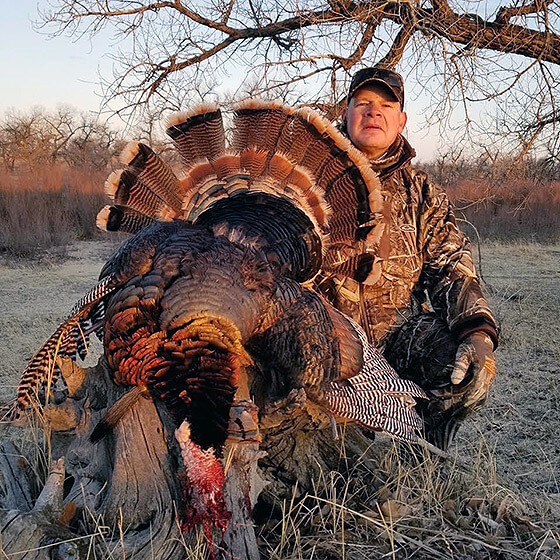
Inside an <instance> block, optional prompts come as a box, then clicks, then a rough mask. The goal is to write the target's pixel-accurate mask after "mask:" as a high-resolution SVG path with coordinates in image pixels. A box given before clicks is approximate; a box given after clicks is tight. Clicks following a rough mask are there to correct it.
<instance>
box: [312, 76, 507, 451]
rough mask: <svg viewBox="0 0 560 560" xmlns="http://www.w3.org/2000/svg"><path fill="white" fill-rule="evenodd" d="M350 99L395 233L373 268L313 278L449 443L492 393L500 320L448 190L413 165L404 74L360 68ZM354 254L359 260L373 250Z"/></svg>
mask: <svg viewBox="0 0 560 560" xmlns="http://www.w3.org/2000/svg"><path fill="white" fill-rule="evenodd" d="M347 101H348V106H347V109H346V110H345V112H344V115H343V119H342V124H341V127H340V128H341V130H342V132H344V133H345V134H346V135H347V136H348V137H349V139H350V140H351V141H352V143H353V144H354V145H355V146H356V147H357V148H359V149H360V150H361V151H362V152H363V153H364V154H365V155H366V156H367V157H368V159H369V160H370V162H371V166H372V168H373V169H374V170H375V171H376V172H377V173H378V174H379V178H380V181H381V185H382V195H383V199H384V205H385V211H384V214H385V216H386V217H389V220H390V234H389V243H388V244H387V243H385V247H384V248H383V249H382V250H381V251H379V252H381V253H382V254H381V267H380V268H379V267H378V268H377V269H376V270H375V273H374V272H373V271H372V267H371V265H370V266H369V268H368V266H365V267H362V270H357V271H356V274H355V275H354V277H353V278H349V277H340V276H329V277H326V276H320V277H319V278H318V279H317V281H316V286H317V288H318V289H319V291H321V292H322V293H324V294H325V295H326V296H327V298H328V299H330V300H331V302H332V303H333V304H334V305H335V306H336V307H337V308H339V309H340V310H341V311H344V312H345V313H347V314H349V315H350V316H352V317H354V318H355V319H356V320H357V321H359V322H360V323H361V324H362V326H363V327H364V329H365V330H366V332H367V333H368V336H369V338H370V340H371V341H372V342H374V343H376V344H378V345H379V346H380V347H381V348H382V349H383V352H384V354H385V357H386V358H387V359H388V361H389V362H390V363H391V364H392V365H393V366H394V367H395V369H396V370H397V372H398V373H399V375H401V376H402V377H405V378H407V379H412V380H414V381H416V382H417V383H418V384H419V385H420V386H421V387H422V388H423V389H424V390H425V391H426V393H427V394H428V396H429V401H428V402H425V403H420V404H419V408H420V412H421V413H422V414H423V416H424V422H425V436H426V438H427V439H428V440H429V441H430V442H432V443H434V444H436V445H438V446H439V447H441V448H442V449H446V448H447V446H448V445H449V443H450V442H451V440H452V438H453V437H454V435H455V432H456V429H457V427H458V425H459V423H460V422H461V421H462V420H463V419H464V417H465V416H466V415H467V414H468V413H469V412H471V411H473V410H476V409H478V408H479V407H480V406H481V405H482V404H483V403H484V401H485V400H486V396H487V393H488V389H489V388H490V385H491V384H492V381H493V378H494V375H495V371H496V370H495V359H494V354H493V351H494V349H495V347H496V345H497V341H498V328H497V323H496V321H495V319H494V317H493V315H492V313H491V311H490V308H489V306H488V303H487V302H486V300H485V299H484V297H483V295H482V291H481V288H480V282H479V279H478V277H477V274H476V271H475V268H474V265H473V258H472V254H471V250H470V242H469V240H468V238H467V237H466V236H465V235H464V234H463V233H461V232H460V230H459V229H458V228H457V226H456V224H455V218H454V215H453V211H452V208H451V206H450V203H449V200H448V198H447V196H446V194H445V193H444V192H443V191H442V190H441V189H440V188H438V187H437V186H435V185H434V184H432V183H431V182H430V181H429V179H428V177H427V176H426V175H425V174H424V173H422V172H420V171H417V170H415V169H414V168H412V167H411V166H410V160H411V159H412V158H413V157H414V156H415V155H416V154H415V152H414V150H413V149H412V148H411V147H410V145H409V144H408V142H407V141H406V139H405V138H404V137H403V136H402V135H401V133H402V131H403V129H404V127H405V124H406V113H405V112H404V111H403V107H404V84H403V80H402V78H401V76H400V75H399V74H397V73H396V72H393V71H391V70H388V69H383V68H378V67H374V68H364V69H362V70H360V71H359V72H357V73H356V74H355V76H354V77H353V79H352V82H351V84H350V89H349V92H348V98H347ZM387 245H388V246H387ZM356 256H357V257H358V262H360V257H365V256H367V255H366V254H365V253H364V254H362V255H356ZM363 261H364V262H365V263H366V264H367V259H363Z"/></svg>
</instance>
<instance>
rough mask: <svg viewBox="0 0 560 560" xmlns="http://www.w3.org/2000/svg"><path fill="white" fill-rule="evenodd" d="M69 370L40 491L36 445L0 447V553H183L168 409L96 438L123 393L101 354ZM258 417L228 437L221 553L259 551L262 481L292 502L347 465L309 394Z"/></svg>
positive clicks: (248, 559)
mask: <svg viewBox="0 0 560 560" xmlns="http://www.w3.org/2000/svg"><path fill="white" fill-rule="evenodd" d="M63 373H64V377H65V378H66V379H67V380H68V381H69V385H70V390H69V394H68V398H67V399H66V400H64V401H62V402H61V403H60V404H57V405H55V404H50V405H48V406H47V407H46V408H45V411H44V416H45V419H46V420H48V421H49V422H50V430H51V436H50V453H51V461H52V462H51V471H50V475H49V477H48V478H47V480H46V482H45V484H44V485H43V486H44V489H43V493H42V494H40V495H39V496H38V490H39V489H40V487H41V484H40V481H39V480H38V475H37V472H38V471H40V469H37V468H36V466H34V465H32V464H31V463H30V461H32V459H31V457H32V456H33V454H32V453H29V449H27V450H25V449H24V451H22V450H20V449H18V448H17V446H16V445H15V444H14V443H6V444H5V445H4V446H3V447H2V449H1V452H0V468H1V472H2V482H3V484H2V495H0V507H2V508H3V509H2V511H1V514H0V523H1V527H2V550H3V551H4V552H5V553H6V554H11V555H13V556H10V558H16V559H17V558H23V556H24V555H25V558H26V559H37V560H38V559H42V558H60V559H62V558H73V559H81V558H86V557H89V558H91V557H92V556H91V554H92V553H91V551H92V550H95V551H96V555H97V557H100V558H104V559H105V558H107V559H110V558H115V559H116V558H119V559H123V558H134V559H135V560H151V559H153V558H154V557H157V558H158V559H160V560H179V559H183V558H185V556H186V551H185V546H186V544H185V543H186V542H188V540H189V538H192V536H191V537H189V535H184V534H182V533H181V530H180V521H181V508H182V507H183V505H182V504H181V495H182V493H181V488H180V482H179V477H178V473H179V471H180V469H181V468H182V463H181V459H180V454H179V450H178V446H177V444H176V441H175V439H174V438H173V433H174V429H175V426H174V424H173V422H172V421H171V419H170V418H169V416H168V415H167V412H166V409H165V407H164V406H163V405H159V404H158V405H156V404H154V402H153V401H151V400H147V399H143V398H140V399H139V400H138V401H137V402H136V403H135V404H134V405H133V407H132V408H131V410H130V411H129V412H127V413H126V414H125V416H124V417H123V418H122V419H121V421H120V422H119V423H118V424H117V426H116V429H115V430H114V432H113V433H112V434H110V435H108V436H106V437H105V438H103V439H102V440H101V441H99V442H98V443H96V444H93V443H91V442H90V440H89V435H90V434H91V432H92V430H93V428H94V427H95V426H96V425H97V423H98V421H99V420H100V418H101V417H102V416H103V414H104V413H105V411H106V410H107V408H108V407H110V406H111V405H112V404H113V403H114V402H115V401H116V400H118V399H119V398H120V397H121V396H122V395H123V394H124V393H125V392H126V389H123V388H119V387H117V386H116V385H115V384H114V383H113V382H112V381H111V379H110V376H109V374H108V370H107V367H106V364H105V362H104V360H103V359H101V360H100V363H99V364H98V366H97V367H95V368H91V369H89V370H86V371H84V370H81V369H80V368H78V367H77V366H76V365H75V364H72V363H70V362H66V363H64V365H63ZM242 413H243V412H242ZM243 414H244V413H243ZM261 416H264V418H263V421H262V423H261V434H260V436H258V437H255V438H254V439H253V440H249V441H242V442H239V441H237V442H229V443H228V444H227V445H226V450H225V454H224V457H225V462H226V483H225V496H226V503H227V507H228V509H229V511H231V513H232V519H231V522H230V524H229V526H228V529H227V531H226V533H225V534H224V535H223V541H222V540H221V538H222V535H216V539H215V543H216V545H217V546H216V551H217V552H218V555H219V554H221V555H222V556H221V557H222V558H224V559H225V558H228V559H229V558H243V559H244V560H258V559H259V557H260V556H259V551H258V543H257V539H256V536H255V531H254V528H253V520H252V511H253V507H254V505H255V502H256V500H257V497H258V495H259V493H260V492H261V490H262V488H263V487H265V485H266V494H267V495H268V496H270V497H271V499H273V498H274V497H275V498H284V497H290V498H291V497H292V494H293V487H294V485H295V484H296V482H297V487H298V491H299V493H300V494H302V495H303V494H304V493H305V492H306V491H307V490H311V489H312V487H313V482H312V481H313V479H314V478H315V479H317V477H319V476H320V475H321V473H322V474H324V473H325V472H327V471H328V470H330V469H332V468H337V467H344V461H345V459H344V457H345V451H344V449H345V448H344V444H343V440H341V439H339V440H337V439H335V437H334V434H333V432H332V430H331V428H330V426H329V421H328V418H326V417H324V415H323V416H322V414H321V411H318V410H313V409H312V408H310V407H309V406H308V403H306V399H305V395H304V394H303V393H302V391H295V392H293V393H291V394H290V395H289V396H288V398H287V399H285V400H284V401H283V402H280V403H276V405H271V406H269V407H268V408H267V409H266V410H264V411H261ZM256 434H257V435H258V430H257V432H256ZM260 437H262V443H260V444H259V438H260ZM234 439H235V438H234ZM346 439H348V437H347V438H346ZM367 441H369V440H367ZM367 441H365V438H362V439H360V437H353V438H352V443H351V445H350V447H353V448H354V449H353V453H354V454H356V453H357V454H363V452H364V450H365V449H366V448H367V444H368V443H367ZM63 488H64V492H63ZM218 543H221V544H218ZM31 549H36V550H34V551H33V552H25V551H30V550H31ZM88 555H89V556H88Z"/></svg>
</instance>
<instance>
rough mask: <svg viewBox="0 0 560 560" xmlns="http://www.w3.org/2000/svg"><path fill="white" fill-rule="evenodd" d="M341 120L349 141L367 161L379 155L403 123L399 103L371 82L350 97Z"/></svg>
mask: <svg viewBox="0 0 560 560" xmlns="http://www.w3.org/2000/svg"><path fill="white" fill-rule="evenodd" d="M343 118H344V119H345V120H346V126H347V130H348V136H349V137H350V140H351V141H352V143H353V144H354V145H355V146H356V147H357V148H359V149H360V150H361V151H362V152H363V153H364V154H365V155H366V156H367V157H368V158H369V159H377V158H379V157H380V156H382V155H383V154H384V153H385V152H386V151H387V149H388V148H389V146H390V145H391V144H392V143H393V142H394V141H395V139H396V138H397V136H398V135H399V134H400V133H401V132H402V131H403V129H404V125H405V124H406V113H403V112H402V111H401V105H400V103H399V102H398V101H397V100H395V98H394V96H393V94H392V93H391V92H390V91H389V90H388V89H387V88H386V87H385V86H383V85H382V84H376V83H375V82H374V83H369V84H365V85H364V86H362V87H361V88H360V89H359V90H358V91H357V92H356V93H355V94H354V95H353V96H352V98H351V99H350V103H349V104H348V108H347V109H346V111H345V113H344V115H343Z"/></svg>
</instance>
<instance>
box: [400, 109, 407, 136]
mask: <svg viewBox="0 0 560 560" xmlns="http://www.w3.org/2000/svg"><path fill="white" fill-rule="evenodd" d="M405 125H406V113H404V112H402V113H401V118H400V123H399V134H400V133H401V132H402V131H403V130H404V127H405Z"/></svg>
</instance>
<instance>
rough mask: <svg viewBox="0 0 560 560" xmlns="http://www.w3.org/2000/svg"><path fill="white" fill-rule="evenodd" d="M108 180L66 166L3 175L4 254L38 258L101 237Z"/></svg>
mask: <svg viewBox="0 0 560 560" xmlns="http://www.w3.org/2000/svg"><path fill="white" fill-rule="evenodd" d="M105 176H106V172H105V171H101V172H100V171H91V170H89V171H88V170H84V169H82V170H76V169H69V168H66V167H64V166H62V165H53V166H41V167H38V168H32V169H27V170H22V169H20V170H18V171H15V172H13V173H8V172H6V171H3V172H0V254H1V253H4V254H7V255H9V256H12V257H38V256H42V255H44V254H45V253H48V252H50V251H52V250H53V248H54V249H56V248H58V250H59V252H60V250H61V249H62V251H63V252H64V248H65V247H66V246H67V245H68V244H69V243H70V242H72V241H75V240H76V239H92V238H95V237H98V236H99V234H98V232H97V229H96V227H95V216H96V214H97V212H98V211H99V209H100V208H101V207H102V206H103V205H104V204H105V203H106V201H107V200H106V197H105V195H104V193H103V182H104V180H105Z"/></svg>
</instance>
